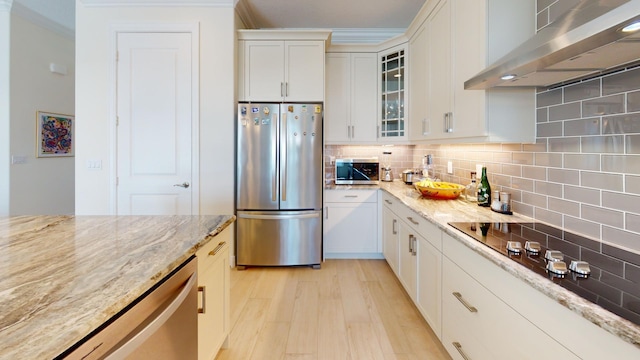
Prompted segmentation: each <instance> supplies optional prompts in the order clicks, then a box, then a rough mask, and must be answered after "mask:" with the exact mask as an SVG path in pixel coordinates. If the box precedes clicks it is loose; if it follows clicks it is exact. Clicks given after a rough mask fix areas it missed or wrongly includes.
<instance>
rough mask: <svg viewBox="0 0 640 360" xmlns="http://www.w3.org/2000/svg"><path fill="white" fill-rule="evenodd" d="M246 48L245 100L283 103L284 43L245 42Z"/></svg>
mask: <svg viewBox="0 0 640 360" xmlns="http://www.w3.org/2000/svg"><path fill="white" fill-rule="evenodd" d="M244 47H245V48H244V81H245V84H244V96H245V98H244V99H243V100H246V101H276V102H277V101H282V99H283V97H284V96H283V95H284V81H285V80H284V79H285V74H284V61H285V58H284V56H285V52H284V41H245V42H244Z"/></svg>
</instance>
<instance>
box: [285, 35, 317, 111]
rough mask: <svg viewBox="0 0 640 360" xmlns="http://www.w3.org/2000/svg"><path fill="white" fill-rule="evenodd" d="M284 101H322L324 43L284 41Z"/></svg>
mask: <svg viewBox="0 0 640 360" xmlns="http://www.w3.org/2000/svg"><path fill="white" fill-rule="evenodd" d="M284 46H285V62H284V68H285V74H284V75H285V76H284V80H282V81H284V90H283V91H284V101H293V102H296V101H297V102H304V101H320V102H321V101H324V42H323V41H286V42H285V43H284Z"/></svg>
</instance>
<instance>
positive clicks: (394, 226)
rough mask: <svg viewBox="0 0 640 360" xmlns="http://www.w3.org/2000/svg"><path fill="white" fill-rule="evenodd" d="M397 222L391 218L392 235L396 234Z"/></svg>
mask: <svg viewBox="0 0 640 360" xmlns="http://www.w3.org/2000/svg"><path fill="white" fill-rule="evenodd" d="M397 223H398V220H396V219H393V223H391V232H392V233H393V235H396V234H398V230H396V224H397Z"/></svg>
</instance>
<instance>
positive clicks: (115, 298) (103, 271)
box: [0, 215, 235, 359]
mask: <svg viewBox="0 0 640 360" xmlns="http://www.w3.org/2000/svg"><path fill="white" fill-rule="evenodd" d="M233 221H235V216H233V215H220V216H216V215H211V216H17V217H3V218H0V258H1V261H0V308H1V309H2V315H0V316H1V317H0V338H1V339H2V348H1V349H0V359H51V358H54V357H55V356H57V355H59V354H60V353H62V352H63V351H65V350H66V349H67V348H69V347H71V346H72V345H73V344H75V343H76V342H77V341H79V340H81V339H82V338H83V337H85V336H86V335H88V334H89V333H91V332H92V331H93V330H94V329H96V328H97V327H99V326H100V325H102V324H103V323H104V322H105V321H107V320H108V319H109V318H111V317H112V316H113V315H115V314H117V313H118V312H119V311H120V310H122V309H123V308H125V307H126V306H127V305H128V304H129V303H131V302H132V301H133V300H135V299H136V298H138V297H139V296H140V295H142V294H143V293H144V292H145V291H147V290H148V289H150V288H151V287H152V286H153V285H155V284H156V283H157V282H158V281H159V280H161V279H162V278H164V277H165V276H166V275H168V274H169V273H170V272H171V271H172V270H174V269H175V268H176V267H178V266H179V265H180V264H182V263H183V262H184V261H186V260H187V259H189V258H190V257H191V256H193V255H194V254H195V253H196V250H197V249H199V248H200V247H202V246H203V245H204V244H206V243H207V242H208V241H209V240H211V239H212V238H213V237H215V236H216V235H217V234H218V233H220V232H221V231H222V230H224V229H225V228H227V227H228V226H229V225H230V224H232V223H233Z"/></svg>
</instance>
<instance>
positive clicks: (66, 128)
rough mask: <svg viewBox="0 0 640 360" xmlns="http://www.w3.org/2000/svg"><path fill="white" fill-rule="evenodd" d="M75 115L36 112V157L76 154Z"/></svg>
mask: <svg viewBox="0 0 640 360" xmlns="http://www.w3.org/2000/svg"><path fill="white" fill-rule="evenodd" d="M74 136H75V117H74V116H73V115H65V114H57V113H52V112H47V111H37V112H36V157H39V158H41V157H58V156H74V149H75V139H74Z"/></svg>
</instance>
